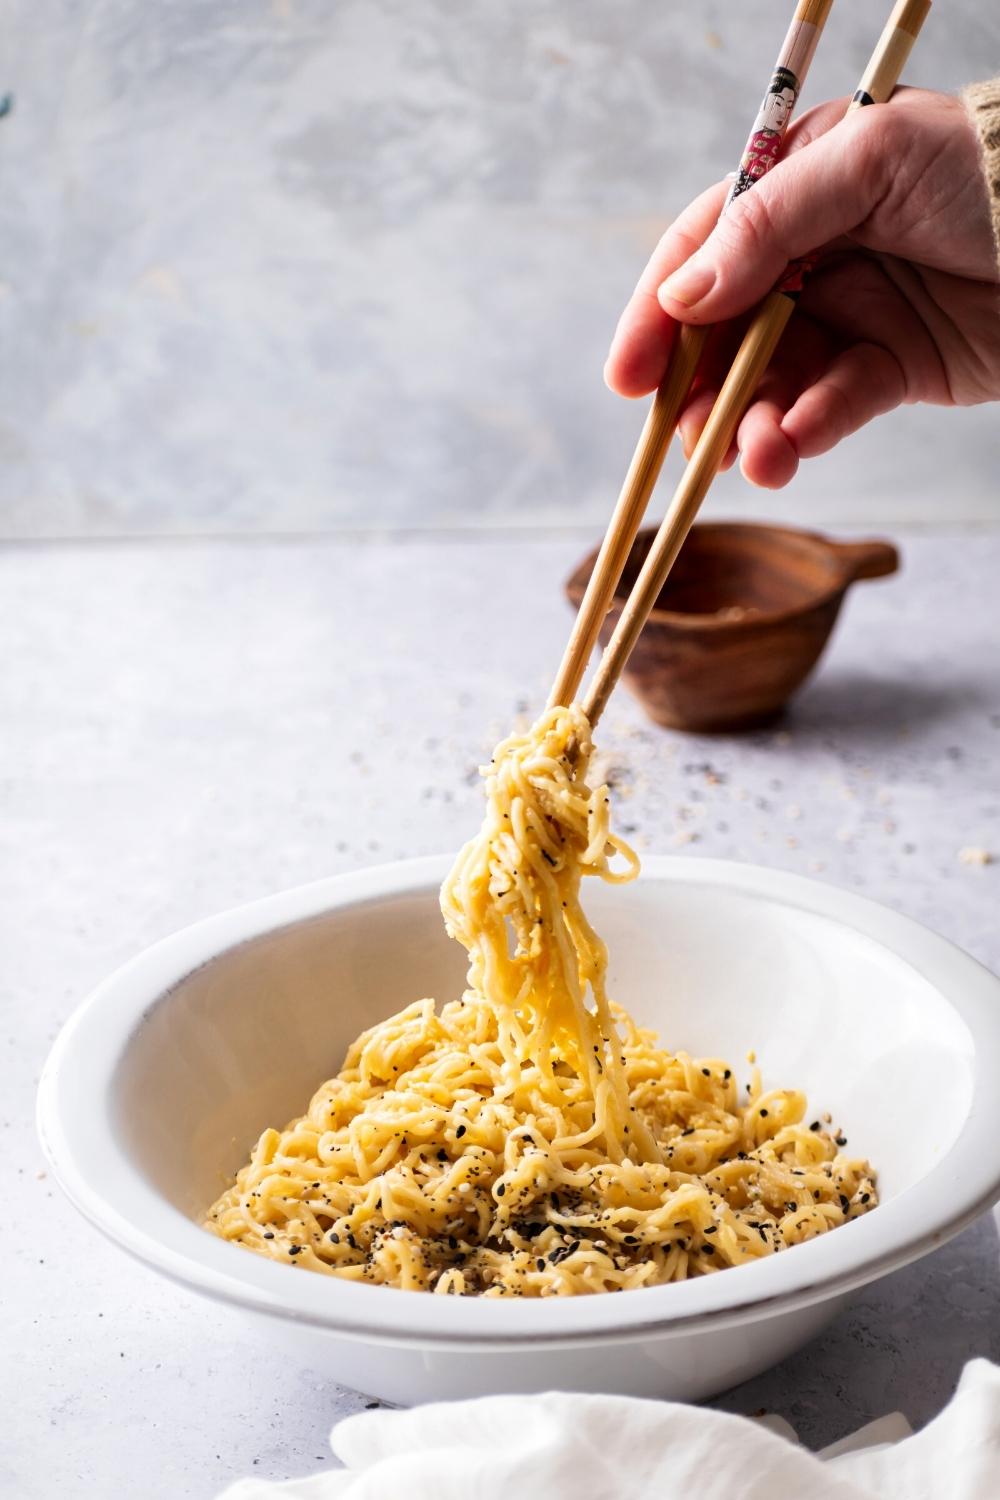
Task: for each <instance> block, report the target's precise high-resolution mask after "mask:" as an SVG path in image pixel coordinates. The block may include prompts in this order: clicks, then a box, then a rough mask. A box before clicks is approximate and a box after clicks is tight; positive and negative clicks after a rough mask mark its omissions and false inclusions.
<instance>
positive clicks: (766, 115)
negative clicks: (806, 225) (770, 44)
mask: <svg viewBox="0 0 1000 1500" xmlns="http://www.w3.org/2000/svg"><path fill="white" fill-rule="evenodd" d="M832 5H833V0H797V4H796V7H795V14H794V16H793V17H792V21H791V25H790V26H789V28H788V32H787V35H786V36H785V40H784V42H783V43H782V45H781V51H780V52H779V53H778V59H777V62H776V63H775V65H774V68H773V71H772V74H771V81H770V83H769V84H768V89H767V93H766V94H765V95H764V101H763V103H762V104H761V107H760V109H759V111H758V113H757V119H756V121H755V122H754V127H753V129H752V130H751V132H750V135H749V137H748V139H747V143H746V145H745V146H744V148H743V155H742V156H741V157H740V165H739V170H738V172H737V173H736V177H735V180H734V182H733V185H732V187H731V188H730V190H729V193H728V195H727V197H726V201H725V203H724V204H723V207H722V213H725V212H726V210H727V209H728V207H729V205H730V204H731V203H732V201H733V199H734V198H736V197H738V196H739V195H740V193H744V192H746V191H747V190H748V189H749V188H751V187H753V185H754V182H755V181H757V179H758V178H760V177H762V176H763V175H764V173H765V172H767V171H768V170H769V169H770V168H771V167H772V166H773V165H774V162H775V161H776V159H777V156H778V152H779V150H780V147H781V142H782V140H783V138H784V134H785V130H786V129H787V127H788V122H789V120H790V119H791V116H792V110H793V109H794V107H795V102H796V100H797V99H798V96H799V94H800V92H801V90H802V85H803V84H804V83H805V79H806V74H807V73H808V71H809V64H810V63H811V62H812V60H813V54H814V53H815V51H816V47H817V45H818V44H819V39H820V34H821V33H822V30H823V27H824V25H825V24H826V18H827V16H828V15H829V13H830V8H831V6H832ZM789 94H790V95H791V100H790V102H789V100H788V95H789ZM774 101H777V115H778V118H777V119H774V118H773V114H774V110H775V104H774ZM782 105H787V107H786V108H785V109H784V112H783V117H782ZM765 121H766V122H767V124H768V126H771V125H774V126H775V127H776V128H775V129H773V130H771V129H768V138H767V145H768V147H769V149H768V151H767V152H766V153H764V154H761V151H760V141H759V135H760V132H761V130H762V129H763V128H765V123H764V122H765ZM720 217H721V216H720ZM710 332H711V328H710V327H709V326H707V325H706V326H702V327H696V326H695V325H694V324H690V323H682V324H681V325H680V327H679V328H678V329H677V333H676V335H675V339H674V346H673V349H672V350H671V354H670V364H669V366H668V368H667V373H666V374H665V375H664V377H663V379H662V381H661V382H660V385H659V388H658V389H657V391H656V394H655V396H654V397H653V401H652V405H651V406H650V408H649V413H648V415H647V417H646V421H645V423H644V425H643V429H642V432H641V434H640V436H639V441H638V443H637V444H636V448H635V452H634V453H633V455H632V462H631V463H630V464H629V467H628V473H627V474H626V475H625V482H624V484H623V485H622V488H621V493H620V494H619V496H618V502H617V504H616V506H615V509H614V514H613V515H612V517H611V521H610V523H609V525H608V529H607V532H606V534H605V537H604V542H603V545H602V546H601V550H600V553H599V555H598V558H597V562H596V563H595V564H594V568H593V571H592V573H591V575H590V579H589V581H588V584H587V590H586V593H585V594H584V596H583V600H582V602H581V604H580V608H579V610H578V612H577V617H576V622H575V624H574V626H573V631H572V634H571V635H570V638H569V643H568V644H567V646H566V650H565V652H564V654H563V659H562V662H561V663H560V666H559V671H558V672H557V674H556V680H555V682H554V684H553V686H552V692H551V693H550V695H549V707H550V708H554V707H555V706H556V705H557V704H560V703H571V702H572V700H573V699H574V698H575V696H576V694H577V691H578V689H579V687H580V683H581V681H582V679H583V674H584V672H585V671H586V669H587V663H588V661H589V660H590V653H591V652H592V651H593V649H594V646H595V645H596V644H597V637H598V634H599V633H600V629H601V626H602V625H603V623H604V619H605V616H606V615H607V613H608V610H609V608H610V607H611V600H612V598H613V597H614V592H615V589H616V588H617V586H618V580H619V579H620V578H621V575H622V569H623V568H624V566H625V562H626V560H627V558H628V555H629V552H630V551H631V548H632V543H633V542H634V541H635V538H636V534H637V532H638V530H639V526H640V524H641V522H642V518H643V516H644V515H645V513H646V507H647V505H648V504H649V498H650V496H651V495H652V493H653V490H654V488H655V486H656V481H657V479H658V478H659V475H660V470H661V468H662V467H663V460H664V458H665V457H666V452H667V449H668V447H669V446H670V439H671V438H672V437H673V435H674V429H675V428H676V426H677V418H678V417H679V416H680V412H681V407H682V406H683V405H684V402H685V400H686V398H687V394H688V391H689V390H690V389H691V383H692V381H693V380H694V377H695V373H696V371H697V369H698V362H699V360H700V359H701V356H702V353H703V351H704V348H705V344H706V342H707V340H708V335H709V333H710Z"/></svg>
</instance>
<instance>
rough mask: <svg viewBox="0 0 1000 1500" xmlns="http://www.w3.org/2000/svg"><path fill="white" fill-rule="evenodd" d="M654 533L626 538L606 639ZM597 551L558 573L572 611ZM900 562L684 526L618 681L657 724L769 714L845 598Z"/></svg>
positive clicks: (754, 532)
mask: <svg viewBox="0 0 1000 1500" xmlns="http://www.w3.org/2000/svg"><path fill="white" fill-rule="evenodd" d="M654 534H655V533H654V531H653V529H652V528H648V529H647V530H645V531H640V533H639V535H638V536H637V537H636V539H635V543H634V544H633V547H632V551H631V553H630V555H629V559H628V562H627V563H626V565H625V571H624V573H623V575H622V578H621V581H620V583H619V585H618V588H617V589H616V590H615V602H614V603H613V605H612V607H611V610H610V612H609V614H608V617H607V620H606V622H605V624H604V626H603V628H602V630H601V641H602V643H606V642H607V640H608V639H609V637H610V635H611V631H612V629H613V628H614V625H615V624H616V622H617V620H618V617H619V615H620V614H621V610H622V604H623V601H624V599H625V598H626V597H627V596H628V594H629V592H630V590H631V586H632V584H633V583H634V581H635V578H636V576H637V574H638V572H639V570H640V568H641V567H642V564H643V562H644V560H645V557H646V553H647V551H648V550H649V547H650V544H651V542H652V539H653V536H654ZM596 559H597V553H596V551H594V552H592V553H591V554H590V556H589V557H587V558H585V559H584V561H583V562H582V563H581V564H580V566H579V567H578V568H577V569H576V571H575V572H574V573H573V575H572V577H571V578H570V579H569V580H568V581H567V584H566V592H567V594H568V595H569V598H570V600H571V602H572V604H573V606H574V608H577V609H578V608H579V606H580V601H581V599H582V598H583V591H584V589H585V588H586V585H587V580H588V579H589V577H590V574H591V570H592V569H593V566H594V563H595V561H596ZM898 566H899V554H898V553H897V551H896V549H895V547H893V546H892V545H891V543H889V542H883V541H863V542H838V541H834V540H833V539H832V538H830V537H825V536H821V535H819V533H818V532H814V531H800V530H798V529H797V528H795V527H790V526H765V525H758V524H753V523H747V522H732V521H722V522H715V521H711V522H705V523H703V524H701V525H696V526H694V527H692V529H691V531H690V533H689V535H688V538H687V540H686V541H685V543H684V546H683V547H682V549H681V551H680V553H679V555H678V558H677V561H676V562H675V564H674V566H673V569H672V571H671V573H670V577H669V578H668V579H667V582H666V584H665V585H664V588H663V592H662V593H661V594H660V597H659V599H658V600H657V603H656V608H655V609H654V610H653V611H652V613H651V614H650V616H649V620H648V621H647V623H646V625H645V627H644V629H643V632H642V635H641V636H640V638H639V640H638V642H637V644H636V647H635V650H634V651H633V652H632V656H631V658H630V659H629V665H628V668H627V669H626V672H625V677H626V679H627V681H628V682H629V685H630V686H631V687H632V689H633V691H634V692H635V693H636V695H637V697H638V698H639V699H640V701H641V702H642V704H643V706H644V707H645V709H646V712H647V713H648V714H649V716H650V717H651V718H652V719H654V720H655V721H656V723H657V724H664V725H666V726H667V727H668V728H670V729H686V730H690V731H692V732H695V733H711V732H714V731H721V730H733V729H751V728H754V727H756V726H758V725H761V724H766V723H768V722H769V721H771V720H773V719H774V718H776V717H777V716H778V715H779V714H780V713H781V711H782V709H783V708H784V706H785V704H786V703H787V702H788V699H789V698H790V697H791V696H792V694H793V693H794V692H796V691H797V689H798V688H800V687H801V686H802V684H803V683H804V682H805V680H806V678H807V677H808V676H809V673H810V672H811V671H812V669H813V667H814V666H815V665H816V662H817V661H818V660H819V657H820V653H821V652H822V650H823V647H824V646H825V645H826V642H827V639H828V637H829V635H830V632H831V630H832V629H833V626H834V622H835V621H836V618H837V615H838V614H839V612H840V606H841V603H842V601H843V598H844V594H845V593H846V592H847V590H848V588H850V586H851V584H852V583H856V582H857V581H858V580H859V579H862V578H882V577H884V576H885V575H886V574H888V573H894V572H895V571H896V569H897V568H898Z"/></svg>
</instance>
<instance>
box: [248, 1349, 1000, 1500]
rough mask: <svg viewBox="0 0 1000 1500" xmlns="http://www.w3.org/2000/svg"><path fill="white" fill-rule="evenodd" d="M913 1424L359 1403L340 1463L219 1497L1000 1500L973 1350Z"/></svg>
mask: <svg viewBox="0 0 1000 1500" xmlns="http://www.w3.org/2000/svg"><path fill="white" fill-rule="evenodd" d="M906 1433H909V1429H908V1427H907V1426H906V1423H905V1422H904V1421H903V1419H902V1418H900V1417H898V1415H897V1416H895V1417H892V1418H888V1419H885V1418H883V1419H882V1420H881V1421H879V1422H875V1423H872V1425H871V1426H870V1427H868V1428H864V1429H862V1431H861V1433H858V1434H855V1438H854V1439H853V1440H849V1442H848V1443H847V1444H845V1443H838V1444H836V1445H835V1447H834V1448H832V1449H828V1450H827V1452H826V1454H825V1455H823V1454H820V1455H816V1454H813V1453H809V1452H808V1451H807V1450H806V1449H804V1448H801V1447H799V1446H797V1444H796V1443H795V1442H794V1441H789V1438H788V1437H787V1436H783V1435H781V1433H779V1432H777V1431H775V1430H774V1429H773V1428H772V1427H769V1426H767V1425H765V1424H764V1423H761V1422H756V1421H752V1420H748V1419H747V1418H745V1417H735V1416H729V1415H727V1414H726V1413H724V1412H717V1411H707V1410H705V1409H704V1408H702V1407H697V1406H680V1405H676V1404H674V1403H672V1402H660V1401H640V1400H637V1399H635V1398H633V1397H629V1396H582V1395H567V1394H562V1393H560V1392H550V1393H548V1394H547V1395H542V1396H487V1397H483V1398H481V1399H480V1400H476V1401H457V1402H453V1403H448V1404H444V1403H442V1404H437V1405H433V1406H418V1407H413V1408H412V1409H411V1410H409V1411H388V1410H379V1411H371V1412H360V1413H359V1414H358V1415H357V1416H354V1417H348V1418H347V1420H346V1421H344V1422H341V1423H340V1424H339V1426H337V1427H336V1428H334V1431H333V1434H332V1437H331V1440H330V1441H331V1445H332V1447H333V1451H334V1454H335V1455H336V1457H337V1458H339V1459H340V1460H341V1462H342V1463H343V1464H344V1468H343V1469H341V1470H337V1471H336V1472H331V1473H326V1474H316V1475H313V1476H312V1477H311V1478H309V1479H297V1480H290V1481H288V1482H286V1483H283V1484H269V1483H267V1482H266V1481H263V1480H258V1479H244V1480H241V1481H240V1483H238V1484H236V1485H233V1486H231V1487H230V1488H229V1489H227V1490H226V1492H225V1494H224V1495H223V1496H221V1497H220V1500H279V1497H281V1500H522V1497H523V1500H692V1497H697V1500H997V1497H998V1496H1000V1368H998V1367H997V1366H996V1365H991V1364H990V1363H989V1362H988V1361H987V1360H984V1359H977V1360H973V1361H972V1362H971V1363H970V1364H968V1365H967V1366H966V1368H965V1370H964V1372H963V1374H962V1378H961V1381H960V1382H959V1385H958V1389H957V1391H956V1392H955V1395H954V1396H953V1397H952V1400H951V1401H950V1402H949V1404H948V1406H947V1407H946V1408H945V1410H944V1411H943V1412H942V1413H941V1415H940V1416H939V1417H937V1418H936V1420H935V1421H933V1422H931V1423H930V1425H929V1426H927V1427H925V1428H924V1429H923V1431H921V1432H918V1433H916V1434H910V1435H905V1436H902V1437H901V1440H899V1441H897V1440H896V1439H898V1438H900V1436H901V1434H906ZM845 1448H850V1449H851V1451H845Z"/></svg>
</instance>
